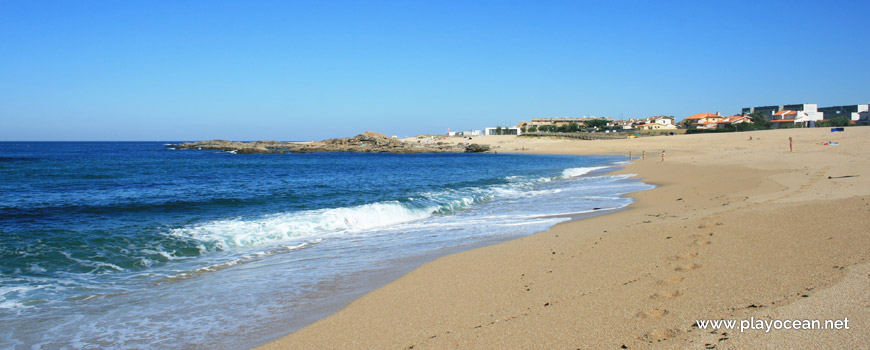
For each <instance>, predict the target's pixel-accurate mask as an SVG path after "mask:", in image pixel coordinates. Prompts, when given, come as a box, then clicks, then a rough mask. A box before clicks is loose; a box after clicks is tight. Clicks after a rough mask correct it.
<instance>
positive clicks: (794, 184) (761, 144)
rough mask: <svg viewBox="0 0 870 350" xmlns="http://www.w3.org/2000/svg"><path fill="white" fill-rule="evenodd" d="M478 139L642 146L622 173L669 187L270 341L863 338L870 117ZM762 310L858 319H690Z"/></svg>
mask: <svg viewBox="0 0 870 350" xmlns="http://www.w3.org/2000/svg"><path fill="white" fill-rule="evenodd" d="M749 136H752V137H753V140H752V141H749V140H748V138H749ZM789 137H792V138H793V139H794V152H789V148H788V138H789ZM824 141H836V142H839V143H840V145H839V146H825V145H821V144H819V143H821V142H824ZM474 142H477V143H487V144H491V145H493V146H495V147H496V148H495V150H497V151H498V152H499V153H501V152H520V153H523V152H526V153H567V154H623V155H626V156H627V155H628V152H629V151H631V152H632V154H633V155H634V156H635V157H639V156H640V155H641V152H642V151H646V160H640V159H635V160H634V162H633V163H632V164H631V165H628V166H626V167H625V168H624V169H622V170H619V171H618V173H630V174H637V175H638V177H639V178H641V179H642V180H643V181H645V182H648V183H652V184H655V185H657V187H656V188H655V189H653V190H649V191H643V192H638V193H634V194H632V195H631V196H632V197H634V198H636V202H635V203H634V204H632V205H631V206H629V207H628V208H627V209H625V210H622V211H618V212H615V213H612V214H607V215H602V216H597V217H593V218H588V219H583V220H578V221H572V222H566V223H563V224H559V225H557V226H555V227H553V228H552V229H551V230H549V231H546V232H541V233H538V234H534V235H531V236H527V237H524V238H520V239H516V240H513V241H509V242H505V243H501V244H497V245H492V246H488V247H483V248H478V249H473V250H469V251H465V252H462V253H458V254H453V255H449V256H445V257H442V258H439V259H436V260H435V261H432V262H430V263H427V264H425V265H423V266H421V267H419V268H417V269H416V270H414V271H412V272H410V273H408V274H406V275H404V276H403V277H401V278H399V279H398V280H396V281H394V282H392V283H389V284H387V285H386V286H384V287H382V288H379V289H377V290H375V291H373V292H371V293H369V294H367V295H365V296H363V297H361V298H359V299H357V300H356V301H354V302H352V303H351V304H349V305H348V306H347V307H345V308H344V309H342V310H341V311H339V312H337V313H335V314H333V315H331V316H329V317H327V318H325V319H323V320H320V321H318V322H316V323H314V324H312V325H310V326H308V327H306V328H304V329H301V330H299V331H297V332H295V333H292V334H290V335H288V336H286V337H284V338H282V339H279V340H277V341H275V342H272V343H269V344H266V345H265V346H263V347H262V348H264V349H443V348H460V349H505V348H507V349H528V348H542V349H551V348H554V349H620V348H629V349H639V348H664V349H670V348H673V349H684V348H696V349H711V348H715V349H732V348H733V349H746V348H809V349H814V348H819V349H821V348H824V349H828V348H852V349H855V348H865V347H867V346H868V345H867V344H868V342H870V329H868V326H867V325H868V321H870V293H868V292H867V290H868V287H870V264H868V257H870V127H850V128H846V131H845V132H842V133H831V132H830V129H825V128H817V129H789V130H771V131H756V132H748V133H727V134H702V135H681V136H657V137H648V138H639V139H625V140H607V141H580V140H558V139H537V138H516V137H512V136H497V137H495V136H490V137H485V138H476V139H475V140H474ZM662 150H666V151H667V153H666V159H665V161H664V162H662V161H661V152H662ZM626 158H627V157H626ZM750 318H754V319H763V320H776V319H811V320H814V319H820V320H822V321H823V322H824V320H827V319H832V320H836V319H840V320H842V319H844V318H848V320H849V326H850V329H848V330H773V331H771V332H770V333H767V332H765V331H763V330H746V331H745V332H742V333H741V332H740V331H739V330H725V329H720V330H711V329H707V330H702V329H699V328H698V327H696V326H693V325H694V324H695V322H696V320H699V319H700V320H703V319H735V320H743V319H747V320H748V319H750Z"/></svg>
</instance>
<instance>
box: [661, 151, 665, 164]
mask: <svg viewBox="0 0 870 350" xmlns="http://www.w3.org/2000/svg"><path fill="white" fill-rule="evenodd" d="M664 161H665V150H662V162H664Z"/></svg>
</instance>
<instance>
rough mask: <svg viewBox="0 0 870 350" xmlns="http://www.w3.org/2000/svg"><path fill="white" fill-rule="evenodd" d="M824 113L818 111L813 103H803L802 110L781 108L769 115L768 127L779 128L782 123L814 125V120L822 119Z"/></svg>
mask: <svg viewBox="0 0 870 350" xmlns="http://www.w3.org/2000/svg"><path fill="white" fill-rule="evenodd" d="M824 117H825V114H824V113H822V112H819V111H818V109H817V106H816V105H815V104H804V105H803V108H802V110H790V109H782V110H780V111H778V112H776V113H773V115H771V116H770V127H771V128H773V129H777V128H781V127H783V126H784V125H795V124H797V125H801V126H805V127H812V126H815V123H816V122H820V121H822V120H824Z"/></svg>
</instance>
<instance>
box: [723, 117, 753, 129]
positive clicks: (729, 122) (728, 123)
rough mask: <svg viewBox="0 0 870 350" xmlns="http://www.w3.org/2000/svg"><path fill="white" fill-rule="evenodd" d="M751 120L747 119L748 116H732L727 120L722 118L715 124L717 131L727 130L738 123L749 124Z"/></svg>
mask: <svg viewBox="0 0 870 350" xmlns="http://www.w3.org/2000/svg"><path fill="white" fill-rule="evenodd" d="M751 122H752V119H751V118H749V116H748V115H732V116H730V117H727V118H722V120H720V121H719V122H718V123H716V127H717V128H719V129H725V128H729V127H731V126H732V125H734V124H740V123H751Z"/></svg>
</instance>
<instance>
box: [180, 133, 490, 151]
mask: <svg viewBox="0 0 870 350" xmlns="http://www.w3.org/2000/svg"><path fill="white" fill-rule="evenodd" d="M167 147H171V148H175V149H203V150H219V151H224V152H232V153H312V152H355V153H445V152H451V153H459V152H486V151H488V150H489V146H482V145H477V144H471V145H467V146H466V145H464V144H453V143H447V142H423V141H422V140H419V141H418V142H404V141H401V140H398V139H395V138H389V137H386V136H384V135H381V134H378V133H373V132H365V133H363V134H359V135H357V136H354V137H345V138H340V139H329V140H323V141H314V142H279V141H254V142H237V141H227V140H210V141H199V142H185V143H181V144H176V145H167Z"/></svg>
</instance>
